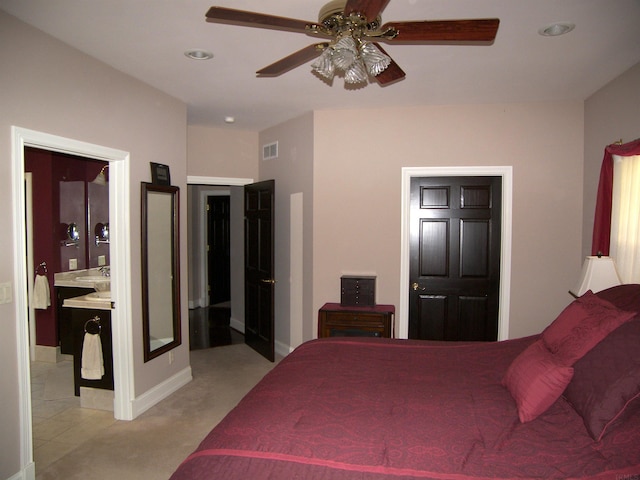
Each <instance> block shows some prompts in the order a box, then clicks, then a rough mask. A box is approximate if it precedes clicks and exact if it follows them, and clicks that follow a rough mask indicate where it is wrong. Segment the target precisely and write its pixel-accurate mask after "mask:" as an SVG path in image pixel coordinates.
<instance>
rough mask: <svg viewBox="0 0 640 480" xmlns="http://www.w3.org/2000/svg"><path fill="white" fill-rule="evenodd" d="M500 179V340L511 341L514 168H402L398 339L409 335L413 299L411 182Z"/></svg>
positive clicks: (498, 336)
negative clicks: (474, 177) (445, 179)
mask: <svg viewBox="0 0 640 480" xmlns="http://www.w3.org/2000/svg"><path fill="white" fill-rule="evenodd" d="M456 176H463V177H464V176H466V177H473V176H478V177H484V176H496V177H500V179H501V182H502V195H501V202H502V212H501V215H500V221H501V228H500V231H501V235H500V237H501V238H500V274H499V277H500V285H499V288H498V289H499V300H498V327H497V331H498V335H497V338H498V340H506V339H507V338H509V302H510V284H511V225H512V197H513V193H512V192H513V169H512V167H510V166H488V167H405V168H403V169H402V188H401V192H402V193H401V202H402V205H401V218H402V225H401V255H400V257H401V258H400V302H399V309H398V332H397V334H398V337H399V338H408V336H409V309H410V304H409V297H410V293H409V291H410V288H411V282H410V264H411V259H410V230H411V228H410V220H411V218H410V217H411V215H410V212H411V198H410V193H411V179H412V178H414V177H456Z"/></svg>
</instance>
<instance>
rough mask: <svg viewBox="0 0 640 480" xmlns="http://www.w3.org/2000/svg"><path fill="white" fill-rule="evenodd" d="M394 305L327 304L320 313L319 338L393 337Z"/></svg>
mask: <svg viewBox="0 0 640 480" xmlns="http://www.w3.org/2000/svg"><path fill="white" fill-rule="evenodd" d="M395 311H396V309H395V307H394V306H393V305H373V306H370V307H362V306H357V307H352V306H349V307H347V306H343V305H340V304H339V303H325V304H324V305H323V306H322V308H321V309H320V310H319V311H318V338H324V337H386V338H391V337H392V336H393V320H394V317H395Z"/></svg>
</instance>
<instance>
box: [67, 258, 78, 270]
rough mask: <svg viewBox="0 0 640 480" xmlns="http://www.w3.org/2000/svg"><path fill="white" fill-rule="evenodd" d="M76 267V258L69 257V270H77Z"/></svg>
mask: <svg viewBox="0 0 640 480" xmlns="http://www.w3.org/2000/svg"><path fill="white" fill-rule="evenodd" d="M77 269H78V259H77V258H70V259H69V270H77Z"/></svg>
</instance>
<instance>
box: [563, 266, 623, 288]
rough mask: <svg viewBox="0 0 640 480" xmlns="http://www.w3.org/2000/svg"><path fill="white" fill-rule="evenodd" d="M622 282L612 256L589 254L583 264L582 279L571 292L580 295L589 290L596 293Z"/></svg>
mask: <svg viewBox="0 0 640 480" xmlns="http://www.w3.org/2000/svg"><path fill="white" fill-rule="evenodd" d="M620 284H622V282H621V281H620V277H619V276H618V272H617V271H616V264H615V263H614V262H613V259H612V258H611V257H596V256H589V257H587V258H586V259H585V261H584V264H583V265H582V274H581V275H580V281H579V282H578V284H577V285H576V286H575V287H574V288H572V289H571V290H569V292H570V293H571V294H573V295H575V296H576V297H580V296H582V295H584V294H585V293H586V292H587V291H588V290H591V291H592V292H593V293H596V292H599V291H601V290H604V289H606V288H609V287H614V286H616V285H620Z"/></svg>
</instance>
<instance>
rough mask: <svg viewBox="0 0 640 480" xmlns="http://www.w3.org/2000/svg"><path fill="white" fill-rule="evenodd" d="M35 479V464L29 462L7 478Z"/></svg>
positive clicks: (16, 479) (15, 479)
mask: <svg viewBox="0 0 640 480" xmlns="http://www.w3.org/2000/svg"><path fill="white" fill-rule="evenodd" d="M35 479H36V464H35V463H33V462H31V463H30V464H28V465H27V466H26V467H24V468H23V469H22V470H21V471H20V472H18V473H16V474H15V475H12V476H10V477H9V478H8V479H7V480H35Z"/></svg>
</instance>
